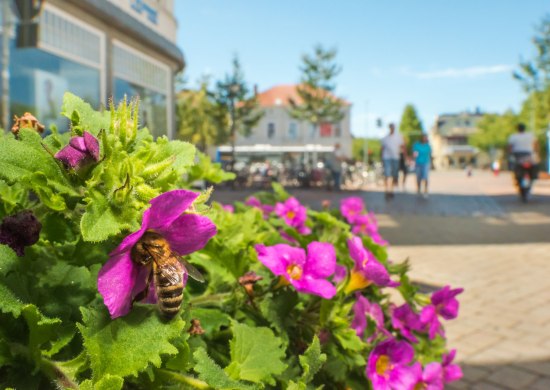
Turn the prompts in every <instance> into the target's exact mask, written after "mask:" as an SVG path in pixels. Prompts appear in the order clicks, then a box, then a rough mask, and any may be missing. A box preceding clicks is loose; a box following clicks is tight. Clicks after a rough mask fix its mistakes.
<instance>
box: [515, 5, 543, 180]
mask: <svg viewBox="0 0 550 390" xmlns="http://www.w3.org/2000/svg"><path fill="white" fill-rule="evenodd" d="M533 44H534V45H535V49H536V51H537V54H536V56H535V57H534V58H533V59H532V60H530V61H521V62H520V64H519V70H518V71H516V72H514V78H515V79H516V80H518V81H519V82H520V83H521V85H522V87H523V89H524V90H525V92H526V93H527V99H526V100H525V101H524V102H523V105H522V109H521V112H520V119H521V121H523V122H524V123H525V124H527V125H528V126H529V127H530V128H531V130H532V131H534V132H535V134H536V135H537V138H538V140H539V144H540V145H545V144H546V142H547V140H546V139H545V138H546V137H545V130H546V128H547V127H548V126H549V123H550V15H546V16H545V17H544V18H543V19H542V21H541V23H540V25H539V26H538V27H537V28H536V32H535V36H534V37H533ZM540 152H542V153H541V157H542V158H543V159H544V158H545V154H546V153H547V150H546V148H541V150H540ZM546 159H547V156H546ZM548 168H549V169H550V166H549V167H548Z"/></svg>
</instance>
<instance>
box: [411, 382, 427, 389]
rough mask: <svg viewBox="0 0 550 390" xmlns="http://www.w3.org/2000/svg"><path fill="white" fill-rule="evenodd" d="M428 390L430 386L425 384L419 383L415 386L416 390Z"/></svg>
mask: <svg viewBox="0 0 550 390" xmlns="http://www.w3.org/2000/svg"><path fill="white" fill-rule="evenodd" d="M427 388H428V385H426V384H425V383H424V382H418V383H417V384H416V385H415V386H414V390H426V389H427Z"/></svg>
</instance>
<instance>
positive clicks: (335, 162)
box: [325, 143, 344, 191]
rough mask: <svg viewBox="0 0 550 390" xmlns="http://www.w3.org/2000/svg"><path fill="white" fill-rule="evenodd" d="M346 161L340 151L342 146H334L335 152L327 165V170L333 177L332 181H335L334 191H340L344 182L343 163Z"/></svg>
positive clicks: (328, 159)
mask: <svg viewBox="0 0 550 390" xmlns="http://www.w3.org/2000/svg"><path fill="white" fill-rule="evenodd" d="M343 161H344V155H343V153H342V150H341V149H340V144H339V143H336V144H334V151H333V152H332V153H330V154H329V155H328V156H327V158H326V161H325V163H326V164H327V168H328V170H329V171H330V173H331V175H332V180H333V181H334V189H335V190H336V191H340V189H341V182H342V162H343Z"/></svg>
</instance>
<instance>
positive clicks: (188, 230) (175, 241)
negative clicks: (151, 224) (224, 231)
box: [156, 214, 216, 256]
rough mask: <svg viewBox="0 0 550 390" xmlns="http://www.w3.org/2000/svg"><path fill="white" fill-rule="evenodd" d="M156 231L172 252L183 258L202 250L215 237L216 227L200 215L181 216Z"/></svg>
mask: <svg viewBox="0 0 550 390" xmlns="http://www.w3.org/2000/svg"><path fill="white" fill-rule="evenodd" d="M156 231H157V232H158V233H159V234H162V235H163V236H164V238H166V240H167V241H168V243H169V244H170V247H171V248H172V250H173V251H174V252H176V253H177V254H178V255H181V256H183V255H188V254H189V253H192V252H195V251H198V250H199V249H202V248H204V246H205V245H206V243H207V242H208V240H210V239H211V238H212V237H214V236H215V235H216V225H214V223H212V221H211V220H210V219H209V218H207V217H204V216H202V215H197V214H183V215H181V216H179V217H178V218H177V219H176V220H175V221H173V222H172V223H171V224H170V225H168V226H164V227H162V228H158V229H156Z"/></svg>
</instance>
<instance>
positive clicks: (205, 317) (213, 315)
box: [191, 307, 231, 334]
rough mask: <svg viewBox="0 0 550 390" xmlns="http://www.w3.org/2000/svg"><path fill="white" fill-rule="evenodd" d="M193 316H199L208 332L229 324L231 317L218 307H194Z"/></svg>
mask: <svg viewBox="0 0 550 390" xmlns="http://www.w3.org/2000/svg"><path fill="white" fill-rule="evenodd" d="M191 318H197V319H198V320H199V321H200V322H201V327H202V328H203V329H204V331H205V332H206V334H211V333H212V332H214V331H217V330H219V329H220V327H221V326H229V324H230V323H231V317H229V316H228V315H227V314H225V313H224V312H222V311H220V310H218V309H210V308H201V307H197V308H192V309H191Z"/></svg>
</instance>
